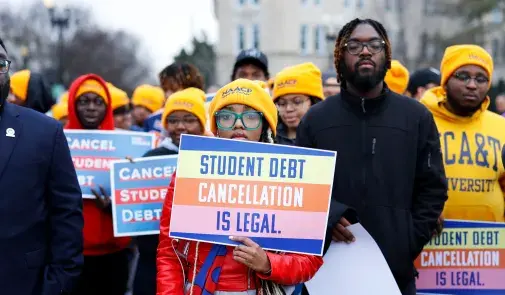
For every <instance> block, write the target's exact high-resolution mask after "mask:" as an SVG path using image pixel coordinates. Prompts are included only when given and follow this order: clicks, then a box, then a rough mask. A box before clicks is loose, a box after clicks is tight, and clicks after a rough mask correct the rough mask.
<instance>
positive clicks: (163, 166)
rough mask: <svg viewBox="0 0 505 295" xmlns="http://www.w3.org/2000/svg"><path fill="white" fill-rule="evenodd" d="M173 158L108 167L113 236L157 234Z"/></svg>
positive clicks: (137, 161) (123, 161)
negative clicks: (109, 168)
mask: <svg viewBox="0 0 505 295" xmlns="http://www.w3.org/2000/svg"><path fill="white" fill-rule="evenodd" d="M176 166H177V155H170V156H158V157H148V158H139V159H135V160H134V161H133V163H132V162H130V161H128V160H121V161H115V162H113V163H111V189H112V197H111V198H112V219H113V224H114V236H116V237H123V236H141V235H152V234H158V233H159V229H160V217H161V211H162V209H163V202H164V200H165V195H166V194H167V191H168V185H169V184H170V180H171V178H172V174H173V173H174V172H175V168H176Z"/></svg>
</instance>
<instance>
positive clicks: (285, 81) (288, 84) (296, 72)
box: [272, 62, 324, 100]
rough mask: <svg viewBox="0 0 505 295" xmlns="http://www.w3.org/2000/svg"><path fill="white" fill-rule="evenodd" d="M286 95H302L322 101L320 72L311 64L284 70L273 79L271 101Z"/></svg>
mask: <svg viewBox="0 0 505 295" xmlns="http://www.w3.org/2000/svg"><path fill="white" fill-rule="evenodd" d="M286 94H304V95H307V96H311V97H316V98H319V99H320V100H323V99H324V93H323V78H322V75H321V70H320V69H319V68H318V67H317V66H316V65H314V64H313V63H311V62H307V63H303V64H299V65H295V66H291V67H287V68H284V69H283V70H282V71H280V72H279V73H278V74H277V75H276V76H275V79H274V90H273V94H272V96H273V99H274V100H276V99H278V98H279V97H281V96H283V95H286Z"/></svg>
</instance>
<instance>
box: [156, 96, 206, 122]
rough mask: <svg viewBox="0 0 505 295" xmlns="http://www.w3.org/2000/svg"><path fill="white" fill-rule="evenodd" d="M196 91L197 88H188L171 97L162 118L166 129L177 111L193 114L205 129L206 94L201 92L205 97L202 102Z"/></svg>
mask: <svg viewBox="0 0 505 295" xmlns="http://www.w3.org/2000/svg"><path fill="white" fill-rule="evenodd" d="M194 89H196V88H187V89H184V90H181V91H177V92H175V93H174V94H172V95H170V97H169V98H168V100H167V102H166V104H165V109H164V110H163V115H162V116H161V122H162V125H163V127H164V128H165V129H166V128H167V118H168V116H169V115H170V114H171V113H173V112H175V111H186V112H188V113H191V114H193V115H194V116H196V117H197V118H198V120H200V124H202V128H204V129H205V126H206V123H207V113H206V112H205V106H204V101H205V92H203V91H201V90H200V91H201V92H202V93H203V96H204V99H203V100H202V97H201V94H200V93H198V92H197V91H194ZM197 90H199V89H197Z"/></svg>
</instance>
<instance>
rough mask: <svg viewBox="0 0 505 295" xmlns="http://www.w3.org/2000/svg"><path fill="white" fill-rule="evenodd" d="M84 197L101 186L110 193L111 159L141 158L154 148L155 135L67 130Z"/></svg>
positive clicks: (90, 197)
mask: <svg viewBox="0 0 505 295" xmlns="http://www.w3.org/2000/svg"><path fill="white" fill-rule="evenodd" d="M65 136H66V137H67V141H68V146H69V148H70V153H71V155H72V161H73V162H74V167H75V170H76V172H77V178H78V180H79V185H80V186H81V190H82V197H83V198H88V199H94V198H95V196H94V195H93V194H92V193H91V189H95V190H97V191H98V192H99V191H100V190H99V188H98V186H102V187H103V188H104V189H105V191H106V192H107V193H108V194H109V196H110V173H109V169H110V162H111V161H114V160H118V159H124V158H125V157H132V158H135V157H141V156H142V155H144V154H145V153H146V152H147V151H149V150H151V149H153V148H154V142H155V137H154V135H153V134H150V133H144V132H133V131H116V130H114V131H112V130H111V131H101V130H65Z"/></svg>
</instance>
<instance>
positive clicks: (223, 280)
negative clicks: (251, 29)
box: [156, 173, 323, 295]
mask: <svg viewBox="0 0 505 295" xmlns="http://www.w3.org/2000/svg"><path fill="white" fill-rule="evenodd" d="M175 179H176V173H174V174H173V175H172V181H171V182H170V185H169V187H168V192H167V195H166V197H165V202H164V204H163V211H162V215H161V221H160V244H159V246H158V256H157V259H156V260H157V267H158V275H157V278H156V280H157V290H158V291H157V295H184V286H185V282H184V281H183V273H184V276H185V278H186V280H187V281H188V282H191V281H192V280H193V272H194V267H195V250H196V242H193V241H185V240H179V241H176V240H174V239H172V238H170V237H169V236H168V233H169V231H170V215H171V213H172V200H173V197H174V186H175ZM188 246H189V248H187V247H188ZM174 248H175V249H177V251H178V252H180V253H184V252H185V251H184V250H185V248H186V249H188V250H187V252H188V254H187V258H186V259H185V258H183V257H181V256H177V254H176V253H175V251H174ZM211 248H212V244H209V243H203V242H200V244H199V245H198V261H197V262H196V273H198V271H199V270H200V267H201V266H202V264H203V263H204V261H205V258H206V257H207V255H208V253H209V251H210V249H211ZM228 248H229V249H228V254H227V255H226V258H225V261H224V264H223V267H222V270H221V276H220V277H219V282H218V285H217V291H227V292H241V291H246V290H252V289H255V288H256V283H257V281H258V280H257V278H261V279H268V280H271V281H273V282H275V283H278V284H280V285H295V284H299V283H303V282H306V281H308V280H310V279H311V278H312V277H313V276H314V274H315V273H316V271H317V270H318V269H319V267H321V265H322V264H323V260H322V258H321V257H318V256H311V255H303V254H290V253H289V254H276V253H272V252H267V255H268V258H269V259H270V264H271V266H272V273H271V275H270V276H269V277H265V276H262V275H260V274H256V273H254V272H253V271H252V270H250V269H249V268H248V267H247V266H245V265H243V264H241V263H239V262H236V261H235V260H233V247H228ZM179 259H180V261H181V262H182V265H181V262H179ZM183 266H184V268H183Z"/></svg>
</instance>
